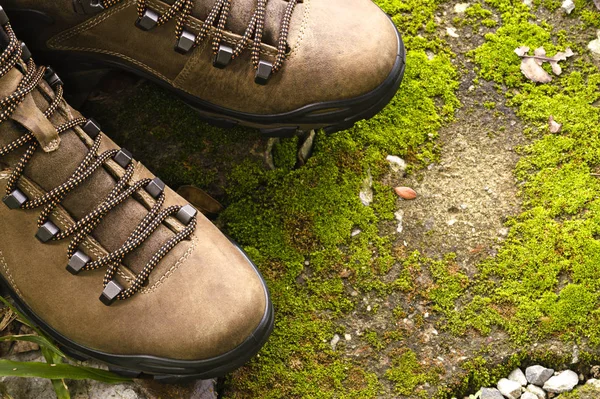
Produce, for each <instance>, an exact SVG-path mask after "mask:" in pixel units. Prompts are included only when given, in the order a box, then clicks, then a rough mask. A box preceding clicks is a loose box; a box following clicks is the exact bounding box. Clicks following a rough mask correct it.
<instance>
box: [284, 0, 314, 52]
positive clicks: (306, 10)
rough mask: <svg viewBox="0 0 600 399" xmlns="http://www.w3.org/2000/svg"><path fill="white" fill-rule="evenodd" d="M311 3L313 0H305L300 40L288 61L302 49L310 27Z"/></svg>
mask: <svg viewBox="0 0 600 399" xmlns="http://www.w3.org/2000/svg"><path fill="white" fill-rule="evenodd" d="M310 5H311V0H304V16H303V17H302V24H301V25H300V32H299V33H298V41H297V42H296V45H295V46H294V49H293V50H292V51H291V52H290V55H289V57H288V58H287V59H288V61H289V60H291V59H292V58H294V57H295V56H296V55H297V54H298V51H299V50H300V46H301V45H302V42H303V40H304V36H305V33H306V29H307V27H308V19H309V16H310Z"/></svg>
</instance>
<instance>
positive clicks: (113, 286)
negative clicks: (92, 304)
mask: <svg viewBox="0 0 600 399" xmlns="http://www.w3.org/2000/svg"><path fill="white" fill-rule="evenodd" d="M122 291H123V287H121V285H120V284H119V283H117V282H115V281H111V282H110V283H108V284H106V287H105V288H104V291H102V295H100V301H101V302H102V303H103V304H105V305H106V306H110V305H112V304H113V303H115V301H116V300H117V298H118V296H119V294H120V293H121V292H122Z"/></svg>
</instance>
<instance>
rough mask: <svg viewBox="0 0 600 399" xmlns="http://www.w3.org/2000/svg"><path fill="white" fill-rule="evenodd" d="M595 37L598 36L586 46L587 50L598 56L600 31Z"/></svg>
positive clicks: (599, 53)
mask: <svg viewBox="0 0 600 399" xmlns="http://www.w3.org/2000/svg"><path fill="white" fill-rule="evenodd" d="M596 35H597V36H598V38H597V39H595V40H592V41H591V42H590V43H589V44H588V49H589V50H590V51H591V52H592V53H593V54H594V55H595V56H596V57H598V56H600V30H598V31H597V32H596Z"/></svg>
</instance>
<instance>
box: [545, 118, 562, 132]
mask: <svg viewBox="0 0 600 399" xmlns="http://www.w3.org/2000/svg"><path fill="white" fill-rule="evenodd" d="M548 129H549V130H550V133H560V131H561V130H562V124H560V123H558V122H556V121H555V120H554V117H553V116H552V115H550V118H548Z"/></svg>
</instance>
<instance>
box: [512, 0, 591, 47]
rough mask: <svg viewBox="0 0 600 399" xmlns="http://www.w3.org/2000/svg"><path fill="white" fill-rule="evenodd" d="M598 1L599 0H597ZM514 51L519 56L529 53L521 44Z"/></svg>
mask: <svg viewBox="0 0 600 399" xmlns="http://www.w3.org/2000/svg"><path fill="white" fill-rule="evenodd" d="M599 1H600V0H599ZM515 53H516V54H517V55H518V56H519V57H524V56H525V55H527V53H529V47H527V46H521V47H517V48H516V49H515Z"/></svg>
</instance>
